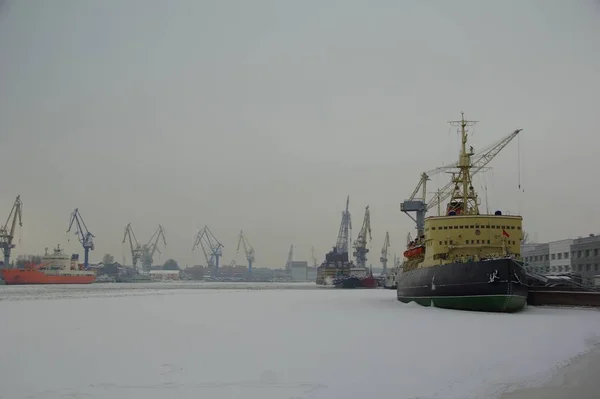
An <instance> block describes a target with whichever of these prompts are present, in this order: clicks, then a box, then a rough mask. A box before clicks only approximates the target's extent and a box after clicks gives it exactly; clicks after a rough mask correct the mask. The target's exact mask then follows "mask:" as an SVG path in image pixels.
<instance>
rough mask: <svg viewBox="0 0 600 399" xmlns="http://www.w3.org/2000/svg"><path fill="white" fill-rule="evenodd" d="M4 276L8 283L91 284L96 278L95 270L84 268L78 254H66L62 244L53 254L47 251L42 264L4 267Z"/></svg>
mask: <svg viewBox="0 0 600 399" xmlns="http://www.w3.org/2000/svg"><path fill="white" fill-rule="evenodd" d="M2 277H3V278H4V281H5V283H6V284H7V285H28V284H90V283H93V282H94V281H95V280H96V274H95V273H94V272H93V271H88V270H83V265H82V264H80V263H79V257H78V256H77V255H73V256H71V257H69V256H68V255H65V254H64V252H63V250H62V249H61V248H60V246H57V247H56V248H55V249H54V253H53V254H48V252H46V254H45V255H44V256H43V257H42V262H41V263H40V264H37V265H36V264H32V263H30V264H26V265H25V267H23V268H6V269H2Z"/></svg>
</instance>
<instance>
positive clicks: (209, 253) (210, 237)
mask: <svg viewBox="0 0 600 399" xmlns="http://www.w3.org/2000/svg"><path fill="white" fill-rule="evenodd" d="M198 246H200V247H201V248H202V252H203V253H204V258H205V259H206V263H207V266H209V267H211V268H213V269H214V271H215V277H216V274H217V272H218V270H219V259H220V258H221V257H222V256H223V247H224V245H223V244H221V243H220V242H219V240H217V237H215V235H214V234H213V233H212V232H211V231H210V229H209V228H208V226H204V227H203V228H201V229H200V230H199V231H198V234H196V238H195V239H194V246H193V247H192V251H193V250H195V249H196V248H198Z"/></svg>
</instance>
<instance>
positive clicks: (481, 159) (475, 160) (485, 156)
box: [400, 129, 523, 238]
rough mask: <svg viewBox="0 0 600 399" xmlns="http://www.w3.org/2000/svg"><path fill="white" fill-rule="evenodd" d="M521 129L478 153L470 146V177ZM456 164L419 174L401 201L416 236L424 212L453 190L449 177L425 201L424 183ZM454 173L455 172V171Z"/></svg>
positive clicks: (483, 166) (419, 232) (421, 231)
mask: <svg viewBox="0 0 600 399" xmlns="http://www.w3.org/2000/svg"><path fill="white" fill-rule="evenodd" d="M522 130H523V129H517V130H515V131H514V132H512V133H511V134H509V135H508V136H506V137H505V138H503V139H502V140H500V141H498V142H496V143H494V144H492V145H490V146H489V147H487V148H485V149H484V150H483V151H482V152H480V153H478V154H474V153H473V147H471V148H470V155H471V165H472V166H471V172H470V174H471V177H472V176H473V175H475V174H477V173H478V172H480V171H482V170H484V169H485V166H486V165H487V164H488V163H490V161H491V160H492V159H494V157H495V156H496V155H498V153H500V151H502V149H503V148H504V147H506V146H507V145H508V143H510V142H511V141H512V139H514V138H515V137H517V135H518V134H519V133H520V132H521V131H522ZM457 166H458V162H455V163H453V164H451V165H446V166H442V167H439V168H435V169H433V170H431V171H429V172H425V173H423V174H421V179H420V180H419V184H417V187H416V188H415V189H414V191H413V193H412V194H411V196H410V197H409V198H408V199H407V200H406V201H404V202H402V203H401V204H400V210H401V211H402V212H404V213H406V214H407V215H408V217H410V218H411V219H412V220H413V221H414V222H415V223H416V224H417V234H418V236H417V238H419V237H422V236H423V234H424V231H423V229H424V226H425V214H426V213H427V211H428V210H430V209H431V208H433V207H434V206H437V205H438V203H440V202H443V201H445V200H446V199H448V198H449V197H450V196H451V195H452V193H453V192H454V190H455V185H456V183H455V179H454V178H453V179H451V181H450V182H449V183H448V184H446V185H445V186H444V187H442V188H441V189H439V190H438V192H437V193H436V195H435V196H434V197H433V198H432V199H431V200H430V201H427V199H426V193H427V191H426V185H427V181H428V180H430V179H429V177H430V176H432V175H434V174H437V173H440V172H448V171H451V170H455V169H456V168H457ZM455 173H456V172H455ZM419 190H422V191H421V198H417V195H418V193H419ZM409 212H415V213H416V218H413V217H412V216H411V215H410V214H409Z"/></svg>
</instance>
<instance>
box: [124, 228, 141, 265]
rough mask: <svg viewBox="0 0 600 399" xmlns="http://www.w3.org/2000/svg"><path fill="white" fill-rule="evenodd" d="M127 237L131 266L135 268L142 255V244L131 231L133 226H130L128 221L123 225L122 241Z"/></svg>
mask: <svg viewBox="0 0 600 399" xmlns="http://www.w3.org/2000/svg"><path fill="white" fill-rule="evenodd" d="M127 239H129V248H130V249H131V263H132V264H133V268H134V269H135V268H137V263H138V261H139V260H140V258H141V257H142V246H141V245H140V243H139V242H138V240H137V238H135V233H134V232H133V227H131V223H128V224H127V226H125V235H124V236H123V243H125V240H127Z"/></svg>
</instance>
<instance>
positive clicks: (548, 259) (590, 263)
mask: <svg viewBox="0 0 600 399" xmlns="http://www.w3.org/2000/svg"><path fill="white" fill-rule="evenodd" d="M521 256H522V257H523V260H524V261H525V263H526V269H527V270H529V271H532V272H538V273H551V274H552V273H567V272H570V273H573V274H575V275H577V276H579V277H580V278H581V283H582V284H584V285H596V283H595V280H600V279H597V278H596V276H600V236H597V235H595V234H590V235H589V236H588V237H579V238H575V239H570V238H569V239H564V240H559V241H552V242H548V243H539V244H538V243H528V244H523V245H522V247H521Z"/></svg>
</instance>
